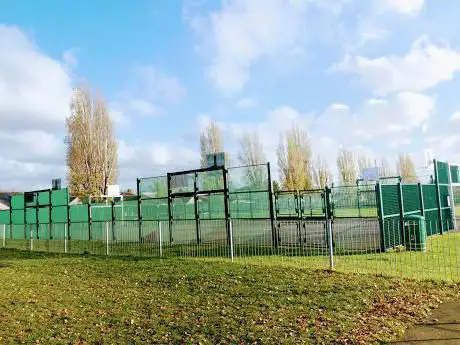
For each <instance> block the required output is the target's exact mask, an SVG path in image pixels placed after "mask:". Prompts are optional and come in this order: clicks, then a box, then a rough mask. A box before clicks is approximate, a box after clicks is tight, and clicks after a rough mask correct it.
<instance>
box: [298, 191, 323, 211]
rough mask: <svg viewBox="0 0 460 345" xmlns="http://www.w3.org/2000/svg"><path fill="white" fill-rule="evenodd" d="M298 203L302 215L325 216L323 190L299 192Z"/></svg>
mask: <svg viewBox="0 0 460 345" xmlns="http://www.w3.org/2000/svg"><path fill="white" fill-rule="evenodd" d="M300 205H301V207H300V208H301V213H302V217H325V216H326V205H325V200H324V193H323V192H310V193H308V192H301V193H300Z"/></svg>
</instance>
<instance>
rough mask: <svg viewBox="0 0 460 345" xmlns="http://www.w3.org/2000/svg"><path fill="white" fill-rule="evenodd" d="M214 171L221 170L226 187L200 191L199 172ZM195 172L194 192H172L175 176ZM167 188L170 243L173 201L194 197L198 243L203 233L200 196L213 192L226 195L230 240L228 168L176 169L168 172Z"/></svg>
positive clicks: (226, 216)
mask: <svg viewBox="0 0 460 345" xmlns="http://www.w3.org/2000/svg"><path fill="white" fill-rule="evenodd" d="M212 171H221V172H222V177H223V186H224V188H219V189H212V190H205V191H204V190H203V191H200V190H199V187H198V183H197V181H198V174H199V173H204V172H212ZM191 174H193V191H192V192H174V193H173V192H172V190H171V178H172V177H174V176H180V175H191ZM166 177H167V188H168V217H169V229H170V231H169V234H170V243H172V242H173V240H174V238H173V235H172V234H173V231H172V228H173V220H174V219H173V214H172V201H173V199H174V198H181V197H192V198H193V201H194V213H195V228H196V239H197V243H198V244H200V243H201V233H200V215H199V210H198V198H199V197H200V196H202V195H208V196H210V195H213V194H220V195H222V194H223V195H224V214H225V216H224V220H225V228H226V231H227V239H228V241H230V227H229V220H230V209H229V203H228V200H229V188H228V170H227V169H226V168H225V167H218V166H213V167H208V168H200V169H193V170H184V171H176V172H172V173H167V175H166Z"/></svg>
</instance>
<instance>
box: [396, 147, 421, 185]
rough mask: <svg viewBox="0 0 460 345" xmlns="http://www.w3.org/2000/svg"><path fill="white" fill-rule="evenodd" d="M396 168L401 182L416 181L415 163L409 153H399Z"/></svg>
mask: <svg viewBox="0 0 460 345" xmlns="http://www.w3.org/2000/svg"><path fill="white" fill-rule="evenodd" d="M397 168H398V172H399V176H401V178H402V180H403V182H405V183H416V182H417V181H418V179H417V173H416V171H415V165H414V162H413V161H412V158H411V156H410V155H408V154H403V153H401V154H400V155H399V159H398V164H397Z"/></svg>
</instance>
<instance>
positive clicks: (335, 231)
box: [0, 218, 460, 281]
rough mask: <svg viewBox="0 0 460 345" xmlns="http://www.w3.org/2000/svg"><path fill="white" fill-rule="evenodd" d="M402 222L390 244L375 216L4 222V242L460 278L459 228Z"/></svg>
mask: <svg viewBox="0 0 460 345" xmlns="http://www.w3.org/2000/svg"><path fill="white" fill-rule="evenodd" d="M387 222H394V223H395V224H392V225H391V226H392V227H393V228H397V229H400V231H399V233H398V236H399V237H400V238H399V239H398V241H397V242H395V245H394V246H393V247H391V248H386V249H385V250H382V249H381V247H382V246H381V241H382V238H381V236H382V233H381V228H380V226H379V224H378V221H377V220H374V219H362V218H356V219H333V220H330V219H328V220H326V219H325V220H304V219H299V220H281V221H276V222H272V221H270V220H264V219H261V220H247V219H238V220H230V221H228V222H227V221H225V220H204V221H200V223H199V227H198V231H197V227H196V224H195V220H177V221H172V222H169V221H152V220H146V221H142V222H139V221H132V220H120V221H118V220H117V221H110V222H107V221H101V222H92V223H91V226H89V225H88V223H71V224H70V226H68V224H67V223H64V224H52V225H48V224H43V225H38V226H37V225H30V224H26V225H24V226H23V227H22V235H23V237H22V238H18V237H17V236H15V235H14V232H15V231H16V232H18V231H19V229H17V228H16V229H13V227H17V226H13V225H2V226H1V227H0V239H1V240H0V244H1V247H2V248H15V249H20V250H29V251H41V252H49V253H68V254H85V253H87V254H95V255H104V256H128V255H129V256H139V257H152V258H167V257H189V258H217V259H219V260H221V259H225V260H232V261H234V262H236V263H244V264H246V263H263V264H266V265H270V264H276V265H280V264H281V265H292V266H297V267H302V268H320V269H330V268H333V269H335V270H337V271H342V272H354V273H372V274H382V275H389V276H400V277H410V278H417V279H436V280H446V281H459V280H460V231H458V230H452V231H449V232H445V233H444V234H442V235H441V234H435V235H432V236H427V229H430V228H432V227H436V226H438V222H436V224H434V225H433V224H430V223H431V221H430V220H427V221H426V222H424V223H419V222H414V221H401V220H394V221H391V220H388V221H387Z"/></svg>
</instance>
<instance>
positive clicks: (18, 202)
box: [11, 194, 25, 210]
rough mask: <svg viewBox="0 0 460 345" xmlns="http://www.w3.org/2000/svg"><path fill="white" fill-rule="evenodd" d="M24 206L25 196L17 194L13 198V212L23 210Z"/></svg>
mask: <svg viewBox="0 0 460 345" xmlns="http://www.w3.org/2000/svg"><path fill="white" fill-rule="evenodd" d="M24 206H25V203H24V194H17V195H13V196H12V197H11V208H12V209H13V210H22V209H24Z"/></svg>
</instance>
